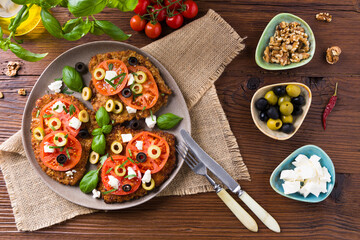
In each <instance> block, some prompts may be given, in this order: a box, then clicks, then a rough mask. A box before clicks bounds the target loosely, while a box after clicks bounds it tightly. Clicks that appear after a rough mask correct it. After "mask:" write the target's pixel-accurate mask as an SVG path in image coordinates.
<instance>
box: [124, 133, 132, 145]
mask: <svg viewBox="0 0 360 240" xmlns="http://www.w3.org/2000/svg"><path fill="white" fill-rule="evenodd" d="M132 138H133V137H132V135H131V133H128V134H121V139H122V141H123V142H124V143H126V142H130V141H131V139H132Z"/></svg>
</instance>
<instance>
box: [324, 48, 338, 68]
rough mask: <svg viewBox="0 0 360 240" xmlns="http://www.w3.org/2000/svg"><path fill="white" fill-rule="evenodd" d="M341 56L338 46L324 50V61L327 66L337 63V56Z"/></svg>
mask: <svg viewBox="0 0 360 240" xmlns="http://www.w3.org/2000/svg"><path fill="white" fill-rule="evenodd" d="M340 54H341V49H340V48H339V47H338V46H333V47H329V48H328V49H327V50H326V61H327V62H328V63H329V64H334V63H337V61H339V56H340Z"/></svg>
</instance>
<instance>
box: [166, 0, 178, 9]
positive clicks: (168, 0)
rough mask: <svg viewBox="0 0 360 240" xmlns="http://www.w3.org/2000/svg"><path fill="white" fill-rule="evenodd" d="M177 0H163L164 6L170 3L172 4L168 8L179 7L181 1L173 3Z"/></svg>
mask: <svg viewBox="0 0 360 240" xmlns="http://www.w3.org/2000/svg"><path fill="white" fill-rule="evenodd" d="M176 1H177V0H165V1H164V3H165V6H169V5H170V4H172V5H171V6H170V7H169V9H170V10H174V9H179V8H180V7H181V4H182V1H179V2H178V3H174V2H176Z"/></svg>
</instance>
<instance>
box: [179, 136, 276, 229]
mask: <svg viewBox="0 0 360 240" xmlns="http://www.w3.org/2000/svg"><path fill="white" fill-rule="evenodd" d="M180 134H181V136H182V138H183V139H184V142H185V143H186V145H187V146H188V147H189V148H190V149H191V152H192V153H193V154H195V155H196V157H197V158H198V159H199V160H200V161H201V162H203V163H204V164H205V166H206V167H207V168H208V169H209V170H210V171H211V172H212V173H213V174H214V175H215V176H216V177H217V178H218V179H219V180H220V181H222V182H223V183H224V184H225V185H226V186H227V187H228V188H229V189H230V190H231V191H232V192H233V193H235V194H237V195H238V197H239V198H240V199H241V200H242V201H243V202H244V203H245V204H246V205H247V206H248V207H249V208H250V210H251V211H253V212H254V214H255V215H256V216H257V217H258V218H259V219H260V220H261V221H262V222H263V223H264V224H265V226H267V227H268V228H269V229H270V230H272V231H274V232H280V226H279V224H278V223H277V221H276V220H275V219H274V218H273V217H272V216H271V215H270V214H269V213H268V212H267V211H266V210H265V209H264V208H262V207H261V206H260V205H259V204H258V203H257V202H256V201H255V200H254V199H253V198H252V197H250V195H249V194H247V193H246V192H245V191H244V190H242V189H241V187H240V185H239V184H238V183H237V182H236V181H235V180H234V179H233V178H232V177H231V176H230V175H229V174H228V173H227V172H226V171H225V170H224V169H223V168H222V167H221V166H220V165H219V164H218V163H217V162H216V161H215V160H214V159H212V158H211V157H210V156H209V155H208V154H207V153H206V152H205V151H204V150H203V149H202V148H201V147H200V146H199V145H198V144H197V143H196V142H195V140H194V139H193V138H192V137H191V136H190V134H189V133H188V132H187V131H185V130H184V129H181V130H180Z"/></svg>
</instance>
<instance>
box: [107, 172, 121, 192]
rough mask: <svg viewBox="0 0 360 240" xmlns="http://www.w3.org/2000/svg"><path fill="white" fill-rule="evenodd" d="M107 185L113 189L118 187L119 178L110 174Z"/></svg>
mask: <svg viewBox="0 0 360 240" xmlns="http://www.w3.org/2000/svg"><path fill="white" fill-rule="evenodd" d="M108 183H109V185H110V186H111V187H112V188H114V189H119V183H120V182H119V180H118V179H117V178H116V177H114V176H112V175H109V181H108Z"/></svg>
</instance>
